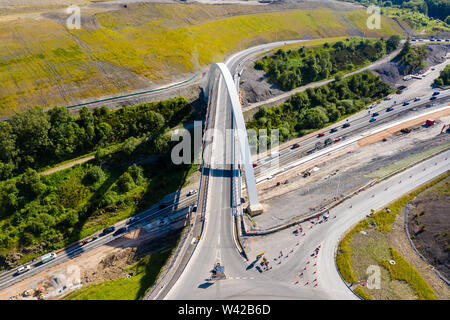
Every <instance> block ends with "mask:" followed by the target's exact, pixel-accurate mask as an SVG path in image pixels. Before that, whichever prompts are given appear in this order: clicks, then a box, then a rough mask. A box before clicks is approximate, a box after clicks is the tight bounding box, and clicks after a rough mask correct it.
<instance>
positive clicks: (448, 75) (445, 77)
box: [434, 64, 450, 86]
mask: <svg viewBox="0 0 450 320" xmlns="http://www.w3.org/2000/svg"><path fill="white" fill-rule="evenodd" d="M434 83H435V84H436V85H438V86H449V85H450V64H449V65H446V66H445V68H444V70H442V71H441V73H440V74H439V77H438V78H436V79H435V80H434Z"/></svg>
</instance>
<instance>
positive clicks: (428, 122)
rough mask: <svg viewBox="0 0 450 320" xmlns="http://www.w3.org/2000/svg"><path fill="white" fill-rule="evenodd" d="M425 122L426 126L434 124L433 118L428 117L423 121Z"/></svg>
mask: <svg viewBox="0 0 450 320" xmlns="http://www.w3.org/2000/svg"><path fill="white" fill-rule="evenodd" d="M425 124H426V125H427V126H432V125H434V120H431V119H428V120H427V121H426V122H425Z"/></svg>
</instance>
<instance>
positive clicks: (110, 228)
mask: <svg viewBox="0 0 450 320" xmlns="http://www.w3.org/2000/svg"><path fill="white" fill-rule="evenodd" d="M114 230H116V227H114V226H111V227H107V228H105V229H103V234H108V233H111V232H113V231H114Z"/></svg>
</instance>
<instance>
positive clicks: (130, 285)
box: [64, 247, 173, 300]
mask: <svg viewBox="0 0 450 320" xmlns="http://www.w3.org/2000/svg"><path fill="white" fill-rule="evenodd" d="M172 250H173V247H170V248H166V249H163V250H161V251H159V252H155V253H152V254H150V255H148V256H146V257H144V258H142V259H141V260H139V262H138V263H137V264H135V265H134V266H132V267H130V268H129V269H128V270H130V271H133V276H131V277H130V278H120V279H116V280H109V281H104V282H101V283H98V284H94V285H90V286H87V287H85V288H81V289H79V290H77V291H75V292H73V293H71V294H69V295H68V296H66V297H65V298H64V299H65V300H140V299H142V298H143V297H144V295H145V294H146V293H147V291H148V289H149V288H150V287H151V286H152V285H153V284H154V283H155V281H156V280H157V278H158V276H159V273H160V271H161V268H162V267H163V266H164V264H165V263H166V261H167V260H168V259H169V257H170V255H171V254H172Z"/></svg>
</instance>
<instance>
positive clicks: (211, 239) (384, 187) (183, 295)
mask: <svg viewBox="0 0 450 320" xmlns="http://www.w3.org/2000/svg"><path fill="white" fill-rule="evenodd" d="M449 157H450V151H446V152H445V153H442V154H440V155H437V156H435V157H433V158H431V159H429V160H426V161H424V162H422V163H420V164H418V165H416V166H414V167H412V168H410V169H407V170H405V171H404V172H402V173H400V174H397V175H395V176H393V177H392V178H390V179H388V180H385V181H383V182H381V183H379V184H377V185H375V186H374V187H372V188H370V189H368V190H366V191H363V192H360V193H359V194H358V195H356V196H354V197H353V198H351V199H349V200H347V201H345V202H344V203H342V204H340V205H338V206H336V207H335V208H333V209H331V210H330V212H329V218H328V221H327V222H324V223H321V224H316V225H314V227H313V228H312V229H311V230H308V231H307V235H306V236H305V237H302V239H301V245H300V246H299V247H297V249H296V250H295V251H294V252H293V253H290V254H289V258H287V257H286V255H285V256H284V257H283V263H282V264H281V265H277V264H276V263H275V262H273V261H271V263H272V265H273V269H271V270H269V271H265V272H263V273H260V272H258V271H256V270H255V269H254V268H250V266H249V264H248V263H246V262H245V261H244V260H243V259H242V258H241V257H240V254H239V252H238V251H237V250H236V248H235V247H234V246H233V244H232V239H230V238H231V236H230V235H231V234H232V226H231V225H230V221H231V219H230V218H229V216H228V215H230V214H231V213H230V210H229V208H227V207H223V206H222V205H224V204H226V202H225V203H224V202H221V203H220V206H219V203H217V202H215V204H214V208H212V210H211V212H210V213H209V214H208V217H207V219H208V220H207V221H209V222H208V223H209V224H210V227H208V228H206V230H207V231H206V233H205V235H204V237H203V239H202V240H201V241H200V244H199V247H198V248H197V249H198V250H196V252H195V253H197V255H196V256H195V257H194V256H193V257H192V259H191V262H190V264H189V265H188V268H186V270H185V272H184V273H183V274H182V276H181V277H180V279H179V281H178V282H177V283H176V285H175V286H174V287H173V288H172V290H171V292H169V294H168V295H167V296H166V299H220V300H221V299H357V297H356V295H354V294H353V292H352V291H351V290H350V289H349V288H347V286H346V284H345V283H344V282H343V281H342V280H341V278H340V275H339V273H338V271H337V269H336V266H335V262H334V259H335V252H336V246H337V244H338V241H339V239H340V238H341V237H342V236H343V235H344V234H345V232H346V231H347V230H348V229H349V228H350V227H351V226H353V225H354V224H355V223H356V222H358V221H359V220H361V219H362V218H364V217H365V216H366V215H367V214H369V213H370V211H371V209H374V210H377V209H381V208H383V207H385V206H386V205H388V204H389V203H390V202H392V201H394V200H395V199H397V198H398V197H400V196H402V195H404V194H407V193H408V192H410V191H412V190H413V189H415V188H417V187H418V186H420V185H422V184H424V183H426V182H427V181H429V180H431V179H433V178H435V177H437V176H439V175H440V174H442V173H444V172H446V171H448V170H449V168H450V162H449V161H450V160H449ZM217 188H221V186H220V185H218V186H217ZM214 195H215V194H214ZM211 196H212V195H211ZM224 200H225V199H224ZM334 216H336V218H334ZM217 217H219V219H217ZM227 228H228V230H227V231H228V236H227V232H224V229H227ZM324 235H326V237H325V236H324ZM319 246H320V250H319V254H318V255H317V257H318V258H317V259H314V258H311V254H312V252H313V251H314V249H315V248H317V247H319ZM195 253H194V255H195ZM252 259H253V257H251V259H250V260H252ZM217 261H220V262H222V263H223V264H224V265H225V274H226V275H227V279H225V280H218V281H216V282H215V283H213V282H211V281H207V278H208V271H209V270H210V269H211V268H212V264H213V263H214V262H217ZM308 261H312V262H311V263H308ZM313 263H316V264H317V265H316V266H315V267H313ZM305 268H306V270H305ZM302 272H303V275H301V276H299V275H300V274H301V273H302ZM315 279H317V280H315ZM297 280H298V283H297V282H296V281H297ZM313 283H314V284H316V283H317V286H315V285H313Z"/></svg>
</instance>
